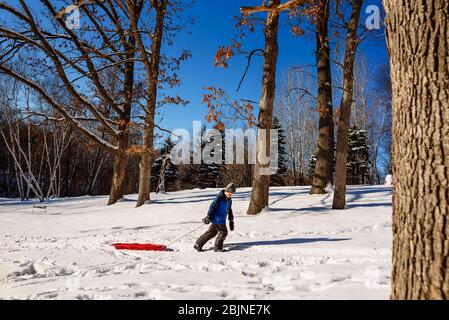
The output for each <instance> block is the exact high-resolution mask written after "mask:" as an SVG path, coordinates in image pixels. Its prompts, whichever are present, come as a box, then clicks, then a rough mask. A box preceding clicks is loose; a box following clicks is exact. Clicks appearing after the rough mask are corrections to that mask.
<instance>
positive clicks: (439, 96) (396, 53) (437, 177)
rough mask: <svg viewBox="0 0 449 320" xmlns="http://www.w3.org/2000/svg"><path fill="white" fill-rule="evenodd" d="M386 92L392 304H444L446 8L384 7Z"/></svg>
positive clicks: (448, 153) (447, 235)
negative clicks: (391, 184) (390, 140)
mask: <svg viewBox="0 0 449 320" xmlns="http://www.w3.org/2000/svg"><path fill="white" fill-rule="evenodd" d="M383 3H384V6H385V9H386V12H387V22H388V23H387V42H388V48H389V52H390V65H391V80H392V89H393V179H394V196H393V271H392V280H393V282H392V295H391V298H392V299H449V241H448V239H449V184H448V179H449V105H448V101H449V60H448V57H449V2H448V1H447V0H433V1H429V0H415V1H402V2H399V3H398V2H397V1H394V0H384V1H383Z"/></svg>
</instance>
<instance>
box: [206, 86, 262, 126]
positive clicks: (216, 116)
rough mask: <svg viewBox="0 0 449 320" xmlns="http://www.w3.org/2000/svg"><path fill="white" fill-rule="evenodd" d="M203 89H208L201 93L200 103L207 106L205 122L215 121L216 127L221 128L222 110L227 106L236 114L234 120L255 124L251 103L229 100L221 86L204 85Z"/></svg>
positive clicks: (249, 124)
mask: <svg viewBox="0 0 449 320" xmlns="http://www.w3.org/2000/svg"><path fill="white" fill-rule="evenodd" d="M205 89H206V90H207V91H209V93H205V94H204V95H203V100H202V103H203V104H206V106H207V108H208V114H207V115H206V121H207V122H216V123H217V128H219V130H223V129H224V124H223V121H222V120H223V119H222V117H223V110H224V109H225V108H228V109H230V110H231V111H234V112H235V113H236V114H237V116H236V117H235V118H234V120H242V121H245V122H247V124H248V126H249V127H252V126H254V125H255V124H256V118H255V116H254V113H253V111H254V106H253V105H252V104H251V103H249V102H246V103H243V104H242V103H239V102H237V101H230V100H229V99H228V97H227V96H226V93H225V92H224V90H223V89H221V88H215V87H206V88H205ZM220 128H221V129H220Z"/></svg>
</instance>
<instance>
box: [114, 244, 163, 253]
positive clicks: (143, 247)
mask: <svg viewBox="0 0 449 320" xmlns="http://www.w3.org/2000/svg"><path fill="white" fill-rule="evenodd" d="M113 246H114V248H115V249H117V250H145V251H167V247H166V246H164V245H162V244H153V243H115V244H113Z"/></svg>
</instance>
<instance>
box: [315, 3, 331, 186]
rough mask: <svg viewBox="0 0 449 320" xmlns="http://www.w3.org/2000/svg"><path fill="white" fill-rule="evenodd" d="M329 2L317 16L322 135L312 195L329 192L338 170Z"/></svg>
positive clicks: (322, 4)
mask: <svg viewBox="0 0 449 320" xmlns="http://www.w3.org/2000/svg"><path fill="white" fill-rule="evenodd" d="M329 2H330V0H321V4H320V10H319V12H318V14H317V16H316V61H317V68H318V70H317V76H318V97H317V100H318V101H317V103H318V106H317V108H318V112H319V124H318V125H319V134H318V142H317V156H316V166H315V173H314V176H313V180H312V188H311V190H310V194H324V193H326V191H325V188H326V185H327V184H328V183H329V182H332V173H333V167H334V119H333V114H334V112H333V107H332V77H331V65H330V47H329V34H328V20H329Z"/></svg>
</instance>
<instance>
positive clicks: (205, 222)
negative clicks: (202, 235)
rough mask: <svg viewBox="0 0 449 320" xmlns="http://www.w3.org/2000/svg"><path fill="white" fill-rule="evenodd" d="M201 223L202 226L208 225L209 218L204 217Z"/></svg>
mask: <svg viewBox="0 0 449 320" xmlns="http://www.w3.org/2000/svg"><path fill="white" fill-rule="evenodd" d="M202 221H203V223H204V224H209V223H210V219H209V217H205V218H204V219H203V220H202Z"/></svg>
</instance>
